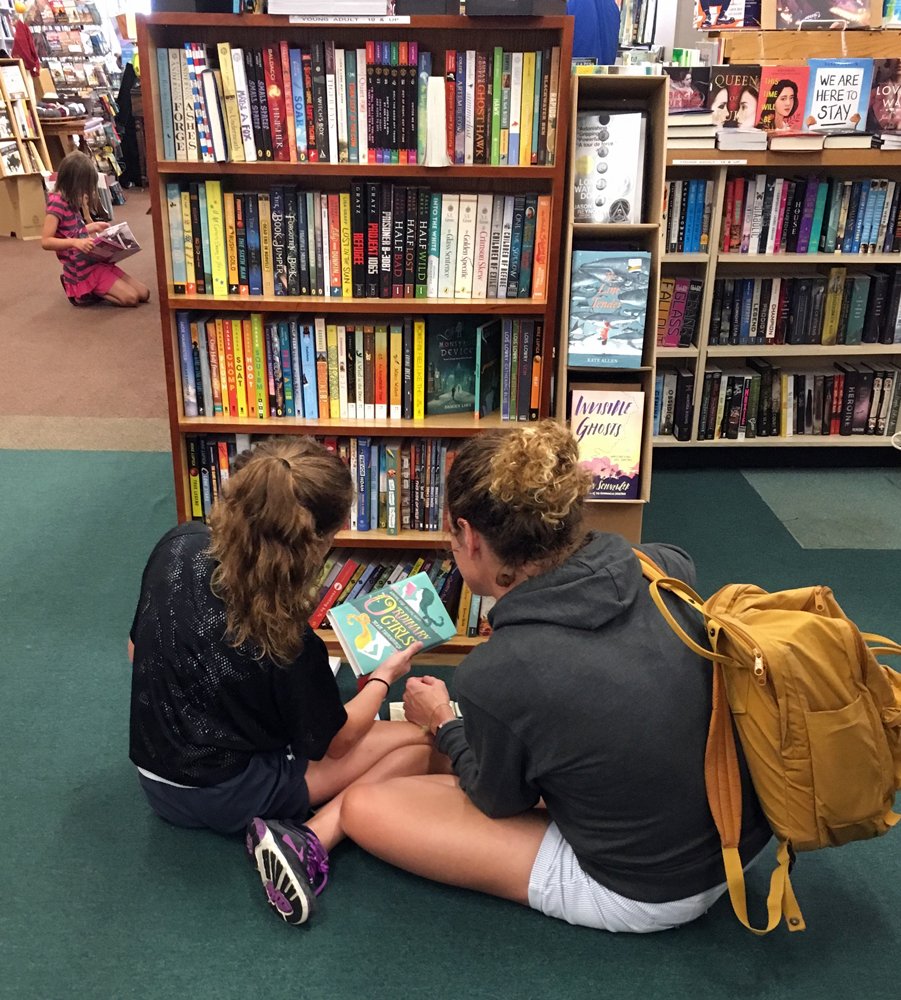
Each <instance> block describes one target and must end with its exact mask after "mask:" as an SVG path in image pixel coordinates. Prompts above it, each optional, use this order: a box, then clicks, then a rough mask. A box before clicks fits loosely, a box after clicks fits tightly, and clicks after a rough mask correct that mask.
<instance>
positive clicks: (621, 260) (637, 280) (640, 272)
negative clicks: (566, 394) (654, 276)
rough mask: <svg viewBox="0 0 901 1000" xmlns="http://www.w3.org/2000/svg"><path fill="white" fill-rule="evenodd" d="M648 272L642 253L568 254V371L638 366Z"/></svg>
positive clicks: (647, 257) (646, 258) (648, 258)
mask: <svg viewBox="0 0 901 1000" xmlns="http://www.w3.org/2000/svg"><path fill="white" fill-rule="evenodd" d="M650 267H651V255H650V254H649V253H648V252H647V251H643V250H573V255H572V279H571V282H570V288H569V295H570V305H569V363H570V365H574V366H576V367H578V366H585V367H589V368H638V367H639V366H640V365H641V349H642V345H643V343H644V332H645V318H646V315H647V309H648V281H649V277H650Z"/></svg>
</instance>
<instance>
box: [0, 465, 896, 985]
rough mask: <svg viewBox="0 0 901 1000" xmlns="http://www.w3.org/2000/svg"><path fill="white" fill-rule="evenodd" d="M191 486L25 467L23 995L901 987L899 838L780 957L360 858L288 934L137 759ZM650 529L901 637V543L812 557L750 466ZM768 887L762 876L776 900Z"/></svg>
mask: <svg viewBox="0 0 901 1000" xmlns="http://www.w3.org/2000/svg"><path fill="white" fill-rule="evenodd" d="M170 482H171V467H170V464H169V457H168V456H167V455H165V454H135V453H123V452H85V453H72V452H44V453H37V452H24V451H0V551H2V552H3V559H2V561H0V623H2V624H0V629H2V635H3V640H4V641H3V647H4V655H3V657H2V680H3V697H2V698H0V733H2V734H3V736H2V759H3V768H2V770H3V774H4V795H5V803H4V805H5V809H4V816H5V824H4V827H5V832H6V850H5V851H4V852H3V856H2V860H0V885H2V886H3V900H2V904H0V970H2V971H0V997H2V998H4V1000H5V998H10V1000H12V998H16V1000H22V998H25V1000H31V998H35V1000H37V998H41V1000H44V998H52V1000H64V998H77V1000H83V998H90V1000H106V998H110V1000H113V998H115V1000H129V998H141V1000H151V998H161V1000H162V998H167V1000H168V998H172V997H190V998H192V1000H207V998H209V1000H228V998H232V997H234V998H238V997H247V996H252V995H259V996H265V997H270V998H273V1000H278V998H288V997H290V998H314V997H315V998H317V1000H340V998H345V997H347V998H350V997H353V998H367V1000H368V998H383V997H384V998H389V997H390V998H395V997H412V998H429V1000H433V998H436V997H439V998H440V997H464V998H498V1000H500V998H503V1000H510V998H530V1000H531V998H544V997H547V998H554V1000H568V998H592V1000H596V998H604V997H610V998H617V1000H629V998H633V997H634V998H636V1000H639V998H640V1000H648V998H661V1000H663V998H667V1000H673V998H685V1000H688V998H692V1000H707V998H709V1000H727V998H734V997H739V996H740V997H742V998H743V1000H775V998H784V997H797V998H800V1000H809V998H810V1000H812V998H816V1000H840V998H841V1000H845V998H846V997H848V996H853V995H856V994H857V993H859V992H865V994H866V996H867V997H869V998H877V1000H881V998H886V1000H887V998H889V997H894V996H896V995H897V990H898V982H897V969H896V965H897V955H898V954H899V953H901V916H899V914H901V834H899V833H897V832H895V833H894V835H890V836H889V837H886V838H883V839H882V840H879V841H876V842H873V843H867V844H858V845H854V846H852V847H849V848H846V849H843V850H842V851H841V852H823V853H820V854H818V855H816V856H810V857H802V858H801V860H800V861H799V863H798V866H797V869H796V876H795V878H796V887H797V891H798V894H799V897H800V900H801V903H802V906H803V908H804V912H805V915H806V917H807V920H808V924H809V926H810V930H809V931H808V932H807V933H806V934H804V935H788V934H787V933H786V932H785V931H779V932H778V933H777V934H775V935H774V936H772V937H771V938H770V939H768V940H766V941H762V942H761V941H757V940H755V939H754V938H752V937H751V936H750V935H749V934H747V932H745V931H744V930H742V929H741V928H740V926H739V925H738V923H737V922H736V921H735V920H734V918H733V917H732V914H731V911H730V909H729V906H728V904H727V903H726V902H721V903H720V904H718V905H717V906H716V907H715V909H714V911H713V912H712V913H711V914H710V915H708V916H707V917H706V918H704V919H702V920H700V921H698V922H697V923H696V924H694V925H692V926H690V927H688V928H684V929H683V930H681V931H678V932H675V933H671V934H663V935H657V936H654V937H650V938H636V937H630V936H614V935H605V934H602V933H597V932H593V931H587V930H582V929H577V928H572V927H569V926H567V925H565V924H560V923H558V922H556V921H552V920H549V919H547V918H544V917H541V916H539V915H537V914H534V913H532V912H530V911H528V910H526V909H522V908H519V907H517V906H515V905H513V904H508V903H504V902H501V901H497V900H492V899H488V898H485V897H482V896H478V895H476V894H473V893H468V892H463V891H458V890H452V889H445V888H443V887H440V886H434V885H430V884H428V883H425V882H423V881H420V880H419V879H416V878H414V877H412V876H408V875H405V874H402V873H399V872H396V871H394V870H392V869H390V868H388V867H387V866H385V865H383V864H381V863H380V862H378V861H375V860H373V859H371V858H368V857H367V856H365V855H363V854H362V853H361V852H359V851H358V850H357V849H356V848H354V847H353V846H352V845H348V846H345V847H342V848H341V849H339V850H338V851H336V852H335V856H334V859H333V862H334V864H333V881H332V883H331V884H330V885H329V887H328V889H327V890H326V893H325V895H324V896H323V897H322V914H321V917H320V918H319V919H317V920H316V921H315V923H313V924H312V925H311V926H310V927H309V928H308V929H305V930H300V931H298V930H294V929H289V928H286V927H284V926H283V925H281V924H280V923H279V922H278V921H276V920H275V919H274V918H273V917H272V916H271V915H270V914H269V913H268V911H267V908H266V906H265V904H264V903H263V901H262V899H261V898H260V890H259V886H258V882H257V880H256V876H255V875H254V874H253V873H252V872H251V869H250V867H249V866H248V864H247V863H246V861H245V860H244V858H243V856H242V851H241V847H240V844H239V843H238V842H237V841H229V840H223V839H220V838H218V837H215V836H213V835H209V834H206V833H198V832H190V831H183V830H177V829H174V828H171V827H168V826H166V825H165V824H163V823H161V822H159V821H158V820H156V819H154V818H153V817H152V816H150V814H149V813H148V810H147V809H146V808H145V806H144V803H143V801H142V799H141V797H140V795H139V791H138V787H137V784H136V782H135V778H134V774H133V770H132V768H131V766H130V765H129V763H128V760H127V717H128V666H127V662H126V659H125V650H124V647H125V639H126V635H127V631H128V627H129V624H130V620H131V615H132V612H133V608H134V601H135V598H136V594H137V590H138V585H139V575H140V571H141V568H142V566H143V563H144V560H145V558H146V556H147V554H148V552H149V550H150V547H151V546H152V544H153V543H154V542H155V541H156V539H157V538H158V536H159V535H160V534H162V532H163V531H164V530H166V529H167V528H168V527H169V526H170V525H171V523H172V518H173V504H172V497H171V487H170ZM699 497H703V498H704V503H705V508H706V509H709V510H710V511H713V515H711V516H705V517H704V519H703V521H702V520H700V519H695V518H694V517H693V515H692V511H694V510H697V507H698V498H699ZM801 499H802V498H799V502H801ZM646 537H648V538H661V539H666V540H671V541H674V542H677V543H680V544H683V545H685V546H686V547H687V548H689V549H690V550H692V551H693V552H694V553H695V555H696V557H697V559H698V561H699V563H700V565H701V574H700V577H701V579H700V583H699V586H700V588H701V590H702V591H703V592H705V593H706V592H707V591H709V590H711V589H712V588H714V587H716V586H719V585H720V584H721V583H723V582H725V581H726V580H736V579H742V578H744V579H754V580H755V581H758V582H760V583H762V584H763V585H766V586H788V585H791V584H792V583H801V582H813V581H815V580H823V581H828V582H831V583H833V584H834V586H835V589H836V591H837V593H838V595H839V597H840V599H841V600H842V601H843V603H844V604H845V605H846V607H847V610H848V611H849V612H850V613H851V614H852V615H854V616H856V617H857V618H858V619H859V621H860V622H861V623H862V624H866V625H867V626H868V627H870V628H872V629H873V630H876V631H880V630H885V631H887V632H889V633H890V634H891V633H895V634H899V633H901V628H899V622H898V614H897V610H898V601H897V580H898V577H899V569H901V566H899V556H898V553H897V552H883V553H876V552H872V551H869V552H867V551H856V550H848V551H823V550H809V551H808V550H802V549H800V548H799V547H798V545H797V543H796V542H795V541H794V540H793V539H792V537H791V536H790V535H789V533H788V532H787V531H786V530H785V528H784V527H783V526H782V525H781V524H780V522H779V521H778V520H777V519H776V517H775V516H774V515H773V514H772V513H771V511H770V509H769V508H768V507H767V506H766V504H765V503H764V502H763V500H761V498H760V496H759V495H758V494H757V493H756V492H755V491H754V490H753V489H752V488H751V487H750V486H749V485H748V483H747V482H746V481H745V479H744V478H743V477H742V476H741V474H740V473H738V472H716V473H713V472H710V473H706V472H705V473H699V472H695V473H690V474H682V473H675V472H667V473H663V472H661V473H659V474H658V475H656V476H655V481H654V503H653V505H652V507H651V510H650V514H649V517H648V522H647V531H646ZM614 655H615V654H614ZM636 791H637V793H638V794H640V792H641V790H640V789H637V790H636ZM767 874H768V873H767V872H766V871H765V870H764V869H763V868H762V867H761V870H760V871H756V872H754V873H753V874H752V875H751V877H750V879H749V881H750V884H751V886H752V892H753V893H754V895H755V896H759V895H760V894H761V892H762V890H763V888H764V887H765V883H766V881H767Z"/></svg>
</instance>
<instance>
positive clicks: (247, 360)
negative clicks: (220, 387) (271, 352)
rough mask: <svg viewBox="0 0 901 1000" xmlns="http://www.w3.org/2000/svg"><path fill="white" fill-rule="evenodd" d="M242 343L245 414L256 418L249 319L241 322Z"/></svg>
mask: <svg viewBox="0 0 901 1000" xmlns="http://www.w3.org/2000/svg"><path fill="white" fill-rule="evenodd" d="M241 333H242V341H243V344H244V385H245V388H246V391H247V413H248V414H249V415H250V416H252V417H253V416H256V412H257V369H256V365H255V364H254V360H253V329H252V327H251V323H250V319H249V318H248V319H244V320H241Z"/></svg>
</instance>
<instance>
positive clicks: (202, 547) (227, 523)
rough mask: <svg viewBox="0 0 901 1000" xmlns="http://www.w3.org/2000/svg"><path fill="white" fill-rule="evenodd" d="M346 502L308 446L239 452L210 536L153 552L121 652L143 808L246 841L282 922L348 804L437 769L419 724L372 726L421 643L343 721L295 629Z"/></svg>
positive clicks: (297, 908)
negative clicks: (390, 781)
mask: <svg viewBox="0 0 901 1000" xmlns="http://www.w3.org/2000/svg"><path fill="white" fill-rule="evenodd" d="M352 497H353V488H352V485H351V479H350V474H349V472H348V470H347V467H346V466H345V465H344V463H343V462H342V461H341V460H340V459H339V458H338V457H337V456H336V455H334V454H332V453H330V452H329V451H327V450H326V449H325V448H324V447H322V446H321V445H319V444H317V443H316V442H315V441H314V440H313V439H312V438H298V437H287V436H285V437H278V438H270V439H268V440H266V441H263V442H262V443H260V444H258V445H257V446H256V447H255V448H254V449H253V450H252V451H249V452H244V453H243V454H242V455H240V456H239V457H238V458H237V460H236V461H235V463H234V469H233V472H232V475H231V477H230V478H229V479H228V481H227V482H226V483H225V484H224V487H223V490H222V495H221V497H220V499H219V501H218V503H217V504H216V506H215V507H214V509H213V511H212V514H211V517H210V526H209V528H208V527H206V526H205V525H203V524H199V523H197V522H192V523H188V524H183V525H180V526H179V527H177V528H174V529H173V530H171V531H170V532H168V533H167V534H166V535H165V536H164V537H163V538H162V539H161V541H160V542H159V543H158V544H157V546H156V547H155V548H154V550H153V552H152V553H151V555H150V559H149V560H148V562H147V566H146V568H145V570H144V575H143V579H142V581H141V594H140V598H139V601H138V607H137V610H136V612H135V617H134V624H133V625H132V628H131V636H130V640H129V654H130V656H131V657H132V662H133V671H132V688H131V728H130V757H131V759H132V761H133V762H134V763H135V764H136V765H137V768H138V777H139V781H140V784H141V787H142V789H143V791H144V794H145V795H146V797H147V800H148V802H149V803H150V806H151V808H152V809H153V810H154V812H156V813H157V814H158V815H159V816H161V817H162V818H163V819H165V820H168V821H169V822H170V823H174V824H176V825H178V826H185V827H206V828H209V829H212V830H216V831H217V832H219V833H226V834H227V833H237V832H240V831H244V830H245V828H246V831H247V834H246V843H247V849H248V851H249V853H250V855H251V858H252V860H253V862H254V864H255V865H256V866H257V869H258V871H259V873H260V877H261V879H262V881H263V885H264V888H265V890H266V895H267V899H268V900H269V902H270V904H271V905H272V906H273V908H274V909H275V911H276V912H277V914H278V915H279V916H281V917H282V918H283V919H284V920H285V921H287V922H288V923H292V924H300V923H303V922H304V921H305V920H306V919H307V918H308V916H309V914H310V913H311V912H312V909H313V903H314V897H315V896H316V895H317V894H318V892H320V891H321V890H322V888H323V887H324V885H325V881H326V878H327V875H328V851H329V850H331V848H332V847H333V846H334V845H335V844H337V843H338V842H339V841H340V840H341V839H342V837H343V832H342V830H341V826H340V805H341V796H342V794H343V793H344V791H345V790H346V789H347V788H348V787H349V786H351V785H353V784H355V783H360V782H366V781H378V780H381V779H384V778H386V777H393V776H396V775H401V774H417V773H424V772H426V771H427V770H428V769H429V766H430V762H431V758H432V750H431V745H430V739H429V738H428V737H427V736H426V735H424V734H423V732H422V730H421V729H420V727H419V726H414V725H412V724H410V723H407V722H374V718H375V715H376V713H377V711H378V709H379V706H380V705H381V704H382V702H383V701H384V699H385V697H386V696H387V693H388V690H389V687H390V685H391V684H392V683H393V682H394V681H395V680H397V679H398V678H400V677H403V676H404V675H405V674H406V673H407V672H408V671H409V669H410V660H411V657H412V655H413V654H414V653H415V652H417V651H418V649H419V648H421V645H420V644H416V646H414V647H412V648H411V649H410V650H408V651H406V652H404V653H402V654H401V653H396V654H394V655H393V656H391V657H390V658H389V659H388V660H386V661H385V663H383V664H382V665H381V666H380V667H378V668H377V669H376V670H375V671H374V672H373V673H372V674H370V675H369V680H368V683H367V684H366V685H365V687H363V688H362V690H361V691H360V692H359V693H358V694H357V695H356V697H354V698H353V699H351V700H350V701H349V702H348V703H347V704H346V705H343V706H342V704H341V698H340V697H339V692H338V685H337V683H336V681H335V677H334V675H333V674H332V671H331V668H330V666H329V662H328V656H327V653H326V648H325V644H324V643H323V641H322V639H320V638H319V637H318V636H317V635H315V633H314V632H313V631H312V630H311V629H310V627H309V625H308V624H307V619H308V617H309V614H310V612H311V610H312V608H313V606H314V603H315V601H316V594H315V591H314V587H315V584H316V581H317V578H318V576H319V573H320V570H321V568H322V565H323V561H324V560H325V557H326V553H327V552H328V550H329V549H330V548H331V545H332V542H333V540H334V536H335V533H336V532H337V531H338V530H339V528H340V527H341V526H342V525H343V524H344V522H345V519H346V518H347V514H348V511H349V508H350V503H351V500H352ZM311 807H321V808H318V811H317V812H316V814H315V816H313V818H312V819H310V820H309V821H308V822H307V818H308V816H309V813H310V810H311Z"/></svg>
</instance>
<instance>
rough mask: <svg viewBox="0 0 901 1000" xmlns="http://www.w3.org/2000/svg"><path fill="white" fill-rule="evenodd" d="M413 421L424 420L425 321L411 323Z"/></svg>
mask: <svg viewBox="0 0 901 1000" xmlns="http://www.w3.org/2000/svg"><path fill="white" fill-rule="evenodd" d="M413 419H414V420H424V419H425V320H424V319H417V320H415V321H414V323H413Z"/></svg>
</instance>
